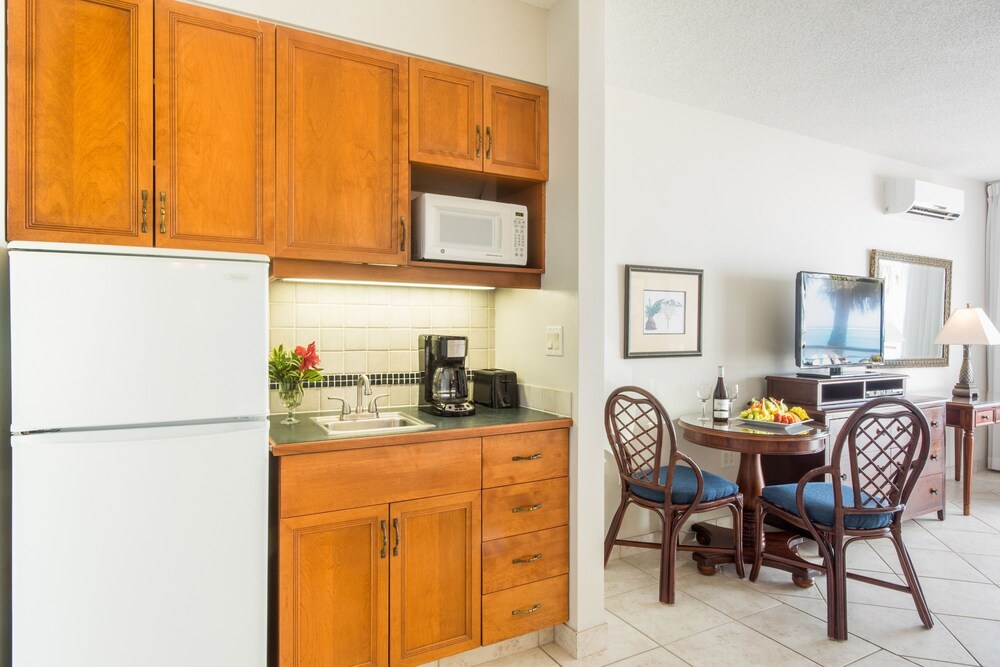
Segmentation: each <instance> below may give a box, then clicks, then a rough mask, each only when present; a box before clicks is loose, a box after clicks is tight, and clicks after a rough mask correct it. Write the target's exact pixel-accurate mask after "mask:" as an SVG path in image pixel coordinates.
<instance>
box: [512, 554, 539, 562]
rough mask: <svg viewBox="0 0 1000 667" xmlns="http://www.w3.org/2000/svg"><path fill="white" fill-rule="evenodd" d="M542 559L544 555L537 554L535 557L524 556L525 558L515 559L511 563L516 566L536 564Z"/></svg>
mask: <svg viewBox="0 0 1000 667" xmlns="http://www.w3.org/2000/svg"><path fill="white" fill-rule="evenodd" d="M541 557H542V554H535V555H534V556H524V557H523V558H515V559H514V560H512V561H511V563H513V564H514V565H518V564H519V563H534V562H535V561H536V560H538V559H539V558H541Z"/></svg>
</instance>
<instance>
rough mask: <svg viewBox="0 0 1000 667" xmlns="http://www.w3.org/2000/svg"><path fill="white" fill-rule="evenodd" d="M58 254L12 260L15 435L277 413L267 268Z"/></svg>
mask: <svg viewBox="0 0 1000 667" xmlns="http://www.w3.org/2000/svg"><path fill="white" fill-rule="evenodd" d="M55 247H58V248H60V250H59V251H51V250H37V249H30V250H28V249H23V248H19V247H12V248H11V249H10V273H11V295H10V306H11V381H12V384H13V392H12V403H13V404H12V413H13V415H12V422H13V423H12V431H14V432H21V431H30V430H39V429H55V428H91V427H105V426H113V425H135V424H155V423H171V422H190V421H201V420H210V419H228V418H232V417H238V416H243V415H263V414H266V412H267V369H266V363H267V310H266V309H267V262H266V258H263V260H264V261H260V260H259V259H258V256H255V255H247V256H246V257H247V258H248V261H241V260H239V259H237V258H239V257H241V256H240V255H236V254H233V253H225V254H221V253H220V254H214V253H186V254H184V255H183V256H172V255H169V254H166V253H159V254H149V255H137V254H124V253H112V252H108V253H101V252H92V251H86V250H87V246H85V245H75V246H74V245H65V244H64V245H62V246H55ZM97 247H98V248H100V246H97ZM65 248H69V249H72V250H73V251H72V252H68V251H65V250H64V249H65ZM81 249H83V251H81ZM147 252H152V251H147Z"/></svg>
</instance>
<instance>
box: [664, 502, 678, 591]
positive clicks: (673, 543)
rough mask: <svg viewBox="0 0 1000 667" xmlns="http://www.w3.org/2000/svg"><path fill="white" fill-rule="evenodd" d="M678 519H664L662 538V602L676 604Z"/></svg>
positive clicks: (665, 517) (670, 517)
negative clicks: (675, 571) (675, 573)
mask: <svg viewBox="0 0 1000 667" xmlns="http://www.w3.org/2000/svg"><path fill="white" fill-rule="evenodd" d="M675 523H676V517H674V516H664V517H663V534H662V535H661V538H660V602H662V603H663V604H673V603H674V566H675V564H676V562H677V533H678V531H679V527H678V526H676V525H675Z"/></svg>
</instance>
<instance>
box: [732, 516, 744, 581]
mask: <svg viewBox="0 0 1000 667" xmlns="http://www.w3.org/2000/svg"><path fill="white" fill-rule="evenodd" d="M729 509H731V510H732V511H733V547H734V548H735V550H736V554H735V556H734V558H735V559H736V576H738V577H739V578H740V579H742V578H744V577H745V576H746V570H744V569H743V503H733V504H732V505H730V506H729Z"/></svg>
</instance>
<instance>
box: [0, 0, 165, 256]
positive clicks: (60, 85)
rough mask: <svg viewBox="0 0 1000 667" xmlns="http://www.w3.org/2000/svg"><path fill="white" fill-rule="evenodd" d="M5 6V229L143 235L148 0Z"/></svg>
mask: <svg viewBox="0 0 1000 667" xmlns="http://www.w3.org/2000/svg"><path fill="white" fill-rule="evenodd" d="M7 7H8V17H7V19H8V35H7V39H8V43H7V48H8V52H7V77H8V79H7V84H8V91H7V188H8V191H7V205H8V217H7V225H8V227H7V237H8V238H9V239H11V240H13V239H27V240H36V241H69V242H90V243H114V244H122V245H151V244H152V242H153V235H152V233H151V229H150V228H149V227H147V230H148V231H146V232H143V231H142V224H141V219H140V217H141V214H140V210H141V191H142V190H151V189H152V187H153V135H152V122H153V113H152V111H153V109H152V106H153V81H152V78H151V76H150V72H152V55H153V21H152V12H153V3H152V0H11V1H10V2H8V5H7Z"/></svg>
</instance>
